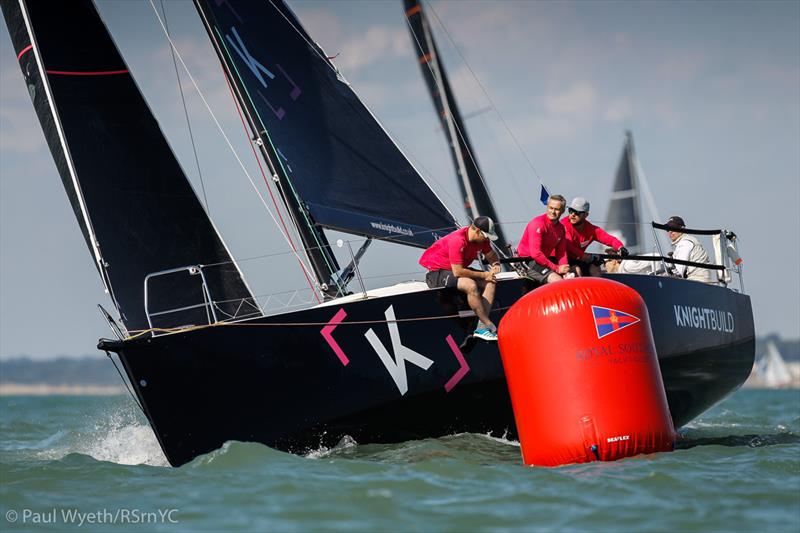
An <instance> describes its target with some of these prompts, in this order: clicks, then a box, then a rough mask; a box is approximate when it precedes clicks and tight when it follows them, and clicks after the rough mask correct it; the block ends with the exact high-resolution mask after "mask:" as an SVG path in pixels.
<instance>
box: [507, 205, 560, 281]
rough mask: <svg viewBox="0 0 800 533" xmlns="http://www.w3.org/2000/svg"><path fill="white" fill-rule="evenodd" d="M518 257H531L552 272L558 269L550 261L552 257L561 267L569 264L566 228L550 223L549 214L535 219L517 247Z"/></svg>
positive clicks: (523, 233)
mask: <svg viewBox="0 0 800 533" xmlns="http://www.w3.org/2000/svg"><path fill="white" fill-rule="evenodd" d="M517 255H518V256H520V257H530V258H531V259H533V260H534V261H536V262H537V263H539V264H540V265H542V266H546V267H549V268H550V269H552V270H556V269H558V265H556V264H555V263H553V262H552V261H550V257H555V258H556V261H558V264H559V265H566V264H568V263H569V262H568V261H567V251H566V239H565V233H564V226H562V225H561V224H559V223H558V221H556V223H555V224H553V223H552V222H550V219H549V218H547V214H543V215H539V216H538V217H536V218H534V219H533V220H531V221H530V222H528V225H527V226H525V231H523V232H522V237H521V238H520V240H519V244H518V245H517Z"/></svg>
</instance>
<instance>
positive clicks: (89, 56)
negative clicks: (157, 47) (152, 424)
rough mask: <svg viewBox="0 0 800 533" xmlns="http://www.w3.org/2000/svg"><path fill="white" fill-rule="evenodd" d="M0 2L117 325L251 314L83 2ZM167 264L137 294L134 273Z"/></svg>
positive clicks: (224, 254)
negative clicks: (109, 300)
mask: <svg viewBox="0 0 800 533" xmlns="http://www.w3.org/2000/svg"><path fill="white" fill-rule="evenodd" d="M2 9H3V14H4V16H5V20H6V24H7V26H8V29H9V33H10V34H11V38H12V42H13V44H14V49H15V52H16V54H17V57H18V58H19V63H20V67H21V68H22V72H23V75H24V77H25V80H26V82H27V85H28V91H29V92H30V95H31V99H32V101H33V105H34V108H35V110H36V113H37V115H38V117H39V121H40V122H41V125H42V129H43V130H44V132H45V137H46V139H47V143H48V145H49V147H50V151H51V152H52V154H53V158H54V159H55V162H56V167H57V168H58V171H59V174H60V175H61V179H62V182H63V184H64V187H65V189H66V191H67V195H68V196H69V199H70V202H71V204H72V208H73V210H74V212H75V215H76V217H77V219H78V222H79V224H80V227H81V231H82V232H83V236H84V238H85V239H86V243H87V245H88V247H89V250H90V251H91V252H92V254H93V256H94V258H95V265H96V266H97V268H98V271H99V272H100V275H101V277H102V279H103V283H104V284H105V286H106V288H107V290H108V291H109V293H110V295H111V298H112V299H113V301H114V304H115V305H116V307H117V310H118V311H119V314H120V317H121V319H122V321H123V324H124V325H125V327H126V328H127V329H128V330H129V331H131V330H144V329H147V328H148V327H150V326H151V325H152V326H161V327H168V326H177V325H186V324H198V323H207V322H208V321H209V317H210V316H211V315H216V318H217V319H220V320H221V319H224V318H231V317H234V316H236V317H241V316H243V315H244V316H247V315H251V316H252V315H254V314H255V315H257V314H260V311H258V309H257V307H256V306H255V305H254V303H253V301H252V295H251V293H250V290H249V289H248V287H247V286H246V285H245V282H244V281H243V279H242V276H241V274H240V272H239V269H238V267H237V266H236V264H234V263H233V261H232V258H231V255H230V254H229V253H228V250H227V249H226V247H225V245H224V243H223V242H222V240H221V238H220V237H219V235H218V234H217V231H216V229H215V228H214V226H213V225H212V223H211V221H210V220H209V218H208V216H207V215H206V212H205V210H204V209H203V207H202V205H201V204H200V202H199V200H198V198H197V196H196V195H195V193H194V191H193V190H192V187H191V185H190V184H189V182H188V181H187V179H186V176H185V175H184V173H183V171H182V170H181V168H180V166H179V164H178V162H177V160H176V159H175V156H174V154H173V153H172V151H171V149H170V147H169V146H168V144H167V142H166V139H165V138H164V136H163V134H162V132H161V130H160V128H159V125H158V123H157V122H156V120H155V118H154V117H153V115H152V113H151V112H150V109H149V107H148V106H147V104H146V102H145V101H144V98H143V97H142V95H141V93H140V92H139V89H138V88H137V86H136V84H135V82H134V80H133V78H132V76H131V74H130V72H129V71H128V68H127V66H126V65H125V62H124V61H123V60H122V57H121V56H120V54H119V52H118V51H117V49H116V47H115V45H114V43H113V41H112V39H111V37H110V36H109V34H108V31H107V29H106V27H105V25H104V24H103V22H102V21H101V19H100V17H99V16H98V14H97V11H96V10H95V7H94V5H93V4H92V2H91V1H89V0H76V1H71V2H50V1H46V0H18V1H17V0H4V1H3V2H2ZM184 267H190V268H186V269H184ZM198 267H199V268H198ZM171 269H179V270H176V271H174V272H170V273H163V274H162V275H159V276H155V277H152V278H150V280H149V288H150V289H151V290H150V291H148V293H147V294H146V291H145V278H146V277H147V276H148V275H150V274H154V273H158V272H164V271H168V270H171ZM211 300H213V301H214V302H215V304H214V305H211V304H210V303H209V302H210V301H211ZM145 305H147V308H148V310H149V313H148V312H146V310H145ZM176 309H177V310H178V311H171V310H176Z"/></svg>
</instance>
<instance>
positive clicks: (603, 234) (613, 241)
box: [594, 226, 625, 251]
mask: <svg viewBox="0 0 800 533" xmlns="http://www.w3.org/2000/svg"><path fill="white" fill-rule="evenodd" d="M594 240H596V241H597V242H599V243H602V244H605V245H606V246H610V247H612V248H613V249H614V250H617V251H619V249H620V248H622V247H624V246H625V245H624V244H623V243H622V241H621V240H619V239H617V238H616V237H614V236H613V235H611V234H610V233H608V232H607V231H606V230H604V229H603V228H598V227H597V226H595V227H594Z"/></svg>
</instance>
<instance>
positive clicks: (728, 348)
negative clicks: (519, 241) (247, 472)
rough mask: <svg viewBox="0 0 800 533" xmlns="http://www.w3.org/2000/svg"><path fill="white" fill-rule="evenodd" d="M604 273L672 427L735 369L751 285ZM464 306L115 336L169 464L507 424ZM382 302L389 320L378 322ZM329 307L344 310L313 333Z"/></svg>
mask: <svg viewBox="0 0 800 533" xmlns="http://www.w3.org/2000/svg"><path fill="white" fill-rule="evenodd" d="M613 279H615V280H617V281H621V282H623V283H625V284H627V285H629V286H631V287H633V288H634V289H636V290H637V291H638V292H639V293H640V294H641V295H642V297H643V298H644V300H645V302H646V303H647V305H648V311H649V314H650V322H651V324H652V327H653V337H654V339H655V343H656V348H657V351H658V356H659V362H660V365H661V372H662V376H663V379H664V384H665V388H666V392H667V398H668V401H669V405H670V410H671V413H672V417H673V420H674V422H675V426H676V427H680V426H682V425H683V424H685V423H687V422H688V421H690V420H691V419H692V418H694V417H696V416H697V415H698V414H700V413H702V412H703V411H705V410H706V409H708V408H709V407H711V406H712V405H714V404H715V403H717V402H718V401H720V400H721V399H723V398H724V397H725V396H727V395H728V394H730V393H731V392H732V391H734V390H736V389H737V388H738V387H739V386H740V385H741V384H742V383H743V382H744V380H745V379H746V378H747V376H748V374H749V372H750V370H751V368H752V365H753V359H754V351H755V335H754V330H753V314H752V309H751V306H750V299H749V297H747V296H745V295H742V294H738V293H736V292H734V291H731V290H728V289H724V288H721V287H713V286H708V285H704V284H700V283H696V282H691V281H684V280H675V279H667V278H658V277H651V276H632V275H619V276H613ZM530 289H531V287H530V286H529V285H527V282H523V281H521V280H509V281H502V282H500V283H499V284H498V291H497V297H496V302H495V305H496V306H497V307H498V308H500V310H498V311H497V312H496V313H497V316H496V318H495V320H496V321H497V320H499V318H500V316H501V314H502V313H503V312H504V309H507V308H508V307H510V306H511V305H512V304H513V303H514V302H516V300H517V299H519V297H520V296H521V295H523V294H524V293H525V292H527V291H528V290H530ZM464 309H466V307H465V305H464V302H463V299H462V298H461V297H460V295H459V294H458V293H457V292H455V291H451V290H447V289H439V290H424V291H419V292H411V293H406V294H399V295H393V296H387V297H381V298H374V299H369V300H361V301H353V302H350V303H345V304H343V305H330V306H324V307H316V308H312V309H306V310H303V311H297V312H292V313H287V314H282V315H278V316H271V317H267V318H260V319H257V320H250V321H247V322H242V323H239V324H234V325H224V326H216V327H207V328H203V329H196V330H193V331H186V332H182V333H176V334H171V335H164V336H160V337H156V338H150V339H141V340H134V341H126V342H124V343H120V344H118V345H116V346H113V350H114V351H117V352H118V353H119V355H120V358H121V360H122V362H123V365H124V367H125V370H126V372H127V374H128V377H129V378H130V380H131V382H132V383H133V386H134V390H135V393H136V395H137V396H138V399H139V401H140V402H141V404H142V406H143V407H144V410H145V413H146V415H147V417H148V419H149V421H150V424H151V425H152V427H153V429H154V431H155V433H156V435H157V437H158V439H159V442H160V443H161V446H162V448H163V450H164V453H165V454H166V456H167V458H168V460H169V462H170V463H171V464H172V465H180V464H183V463H185V462H187V461H190V460H191V459H192V458H194V457H196V456H197V455H199V454H202V453H206V452H208V451H211V450H213V449H216V448H218V447H220V446H221V445H222V444H223V443H224V442H225V441H228V440H240V441H256V442H262V443H264V444H266V445H268V446H271V447H274V448H278V449H281V450H286V451H291V452H296V453H302V452H304V451H307V450H309V449H311V448H317V447H319V446H320V445H326V446H330V445H333V444H335V443H336V442H338V440H339V439H340V438H341V437H343V436H344V435H349V436H351V437H353V438H354V439H355V440H356V441H358V442H360V443H366V442H398V441H403V440H409V439H417V438H425V437H435V436H441V435H446V434H451V433H455V432H478V433H488V432H492V433H494V434H496V435H503V434H507V435H508V436H509V437H511V438H513V437H515V436H516V428H515V425H514V416H513V412H512V409H511V402H510V399H509V395H508V390H507V386H506V381H505V376H504V373H503V365H502V362H501V360H500V354H499V351H498V349H497V345H496V344H494V343H486V342H477V343H476V344H475V345H474V346H472V347H471V348H472V349H469V348H470V347H465V348H464V349H463V350H461V349H459V348H458V346H457V345H459V344H460V343H461V342H462V341H463V340H464V339H465V337H466V336H467V334H468V333H470V332H471V329H472V328H474V320H475V319H474V318H469V317H466V318H460V317H458V313H459V311H460V310H461V311H463V310H464ZM687 310H688V311H687ZM712 312H713V313H712ZM392 313H393V315H394V317H395V319H396V320H397V322H396V323H395V322H392V323H387V319H389V320H391V318H392V317H391V315H392ZM345 314H346V316H345ZM712 314H714V317H715V318H713V319H712V318H711V315H712ZM700 315H702V316H703V320H702V321H701V320H700ZM337 316H338V317H339V318H342V321H341V323H339V324H338V325H336V327H335V328H333V324H331V325H330V326H329V327H328V331H327V333H329V334H326V335H323V331H324V330H323V328H324V327H325V325H326V324H329V323H330V322H331V320H332V319H334V318H335V317H337ZM423 318H424V320H419V319H423ZM687 318H688V323H687ZM393 328H394V329H395V330H396V333H394V334H393V332H392V331H391V329H393ZM393 337H394V338H393ZM331 341H333V342H331ZM532 342H535V339H532ZM337 348H338V349H337ZM406 349H408V350H411V352H409V351H407V350H406ZM337 352H338V353H337ZM345 363H346V364H345Z"/></svg>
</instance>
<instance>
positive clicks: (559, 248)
mask: <svg viewBox="0 0 800 533" xmlns="http://www.w3.org/2000/svg"><path fill="white" fill-rule="evenodd" d="M555 256H556V261H558V266H557V267H556V269H555V271H556V272H558V273H559V274H566V273H567V272H569V258H568V257H567V239H561V240H560V241H558V244H556V249H555Z"/></svg>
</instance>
